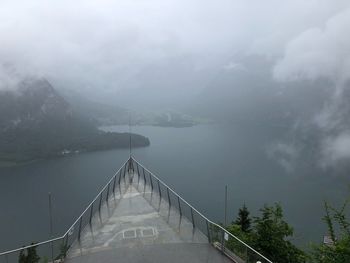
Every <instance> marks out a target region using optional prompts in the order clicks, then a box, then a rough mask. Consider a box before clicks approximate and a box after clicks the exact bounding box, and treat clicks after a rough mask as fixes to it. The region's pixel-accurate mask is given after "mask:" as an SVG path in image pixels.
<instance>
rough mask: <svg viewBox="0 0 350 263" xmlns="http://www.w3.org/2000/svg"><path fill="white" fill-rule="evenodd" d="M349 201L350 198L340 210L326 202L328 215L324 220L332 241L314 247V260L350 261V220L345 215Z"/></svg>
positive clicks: (341, 262)
mask: <svg viewBox="0 0 350 263" xmlns="http://www.w3.org/2000/svg"><path fill="white" fill-rule="evenodd" d="M348 202H349V200H347V201H345V202H344V204H343V206H342V208H341V209H340V210H337V209H335V208H333V207H331V206H330V205H329V204H328V203H327V202H325V203H324V206H325V213H326V215H325V216H324V218H323V220H324V221H325V223H326V225H327V228H328V234H329V237H330V239H331V243H330V244H320V245H315V246H314V247H313V251H312V259H313V262H317V263H347V262H350V222H349V220H348V219H347V218H346V216H345V214H346V213H345V209H346V207H347V205H348ZM335 226H336V227H335ZM335 229H337V230H338V233H339V234H338V236H337V235H336V231H335Z"/></svg>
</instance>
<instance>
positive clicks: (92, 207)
mask: <svg viewBox="0 0 350 263" xmlns="http://www.w3.org/2000/svg"><path fill="white" fill-rule="evenodd" d="M93 211H94V203H92V204H91V208H90V218H89V224H90V226H91V221H92V214H93Z"/></svg>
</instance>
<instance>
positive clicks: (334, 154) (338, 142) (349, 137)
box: [321, 132, 350, 166]
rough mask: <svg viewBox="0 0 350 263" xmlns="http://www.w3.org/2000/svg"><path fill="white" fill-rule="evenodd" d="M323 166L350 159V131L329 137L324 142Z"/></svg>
mask: <svg viewBox="0 0 350 263" xmlns="http://www.w3.org/2000/svg"><path fill="white" fill-rule="evenodd" d="M322 155H323V159H322V163H321V164H322V166H329V165H334V164H337V163H338V162H339V161H344V160H347V159H350V133H347V132H346V133H342V134H340V135H338V136H335V137H329V138H327V139H326V140H325V141H324V142H323V152H322Z"/></svg>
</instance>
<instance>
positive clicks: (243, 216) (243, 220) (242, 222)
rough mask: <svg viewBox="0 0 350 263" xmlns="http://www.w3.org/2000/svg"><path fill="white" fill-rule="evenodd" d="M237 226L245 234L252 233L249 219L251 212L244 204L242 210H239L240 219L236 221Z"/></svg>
mask: <svg viewBox="0 0 350 263" xmlns="http://www.w3.org/2000/svg"><path fill="white" fill-rule="evenodd" d="M235 224H236V225H238V226H240V228H241V230H242V231H243V232H250V230H251V229H250V228H251V219H250V217H249V211H248V208H247V207H246V205H245V204H244V205H243V207H242V208H240V209H239V212H238V217H237V219H236V221H235Z"/></svg>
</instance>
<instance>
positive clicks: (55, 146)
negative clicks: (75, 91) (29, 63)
mask: <svg viewBox="0 0 350 263" xmlns="http://www.w3.org/2000/svg"><path fill="white" fill-rule="evenodd" d="M0 136H1V137H0V138H1V139H0V161H1V162H3V163H4V162H10V163H20V162H26V161H30V160H34V159H40V158H47V157H52V156H60V155H64V154H67V153H70V152H81V151H94V150H104V149H112V148H123V147H124V148H127V147H129V134H127V133H110V132H108V133H107V132H103V131H100V130H98V129H97V127H96V126H95V125H94V123H92V122H91V121H90V120H89V119H87V118H84V117H83V116H81V115H80V114H78V113H77V112H76V111H74V109H73V107H72V106H71V105H70V104H69V103H68V102H67V101H66V100H65V99H64V98H63V97H62V96H61V95H60V94H58V93H57V92H56V90H55V89H54V88H53V87H52V85H51V84H50V83H49V82H48V81H47V80H46V79H38V78H26V79H23V80H22V81H20V82H19V83H18V85H17V86H16V87H15V88H13V89H11V90H0ZM132 142H133V146H134V147H142V146H148V145H149V140H148V139H147V138H145V137H143V136H140V135H136V134H132Z"/></svg>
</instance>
